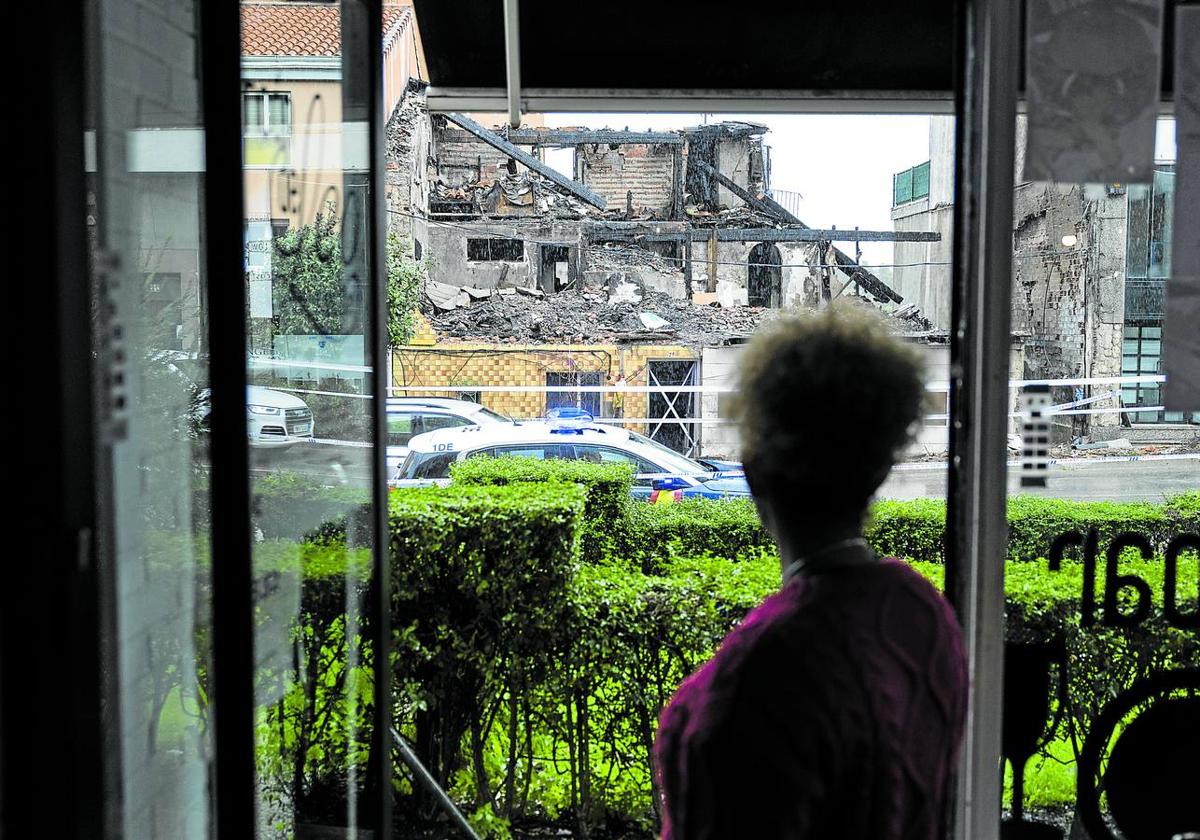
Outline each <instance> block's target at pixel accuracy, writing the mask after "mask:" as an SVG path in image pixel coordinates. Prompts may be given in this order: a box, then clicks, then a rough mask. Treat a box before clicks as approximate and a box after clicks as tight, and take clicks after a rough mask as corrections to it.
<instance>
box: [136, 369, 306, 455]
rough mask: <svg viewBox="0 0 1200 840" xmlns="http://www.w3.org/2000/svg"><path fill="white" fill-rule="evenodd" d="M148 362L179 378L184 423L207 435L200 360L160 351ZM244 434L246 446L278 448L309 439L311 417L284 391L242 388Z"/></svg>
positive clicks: (208, 407)
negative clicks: (187, 395)
mask: <svg viewBox="0 0 1200 840" xmlns="http://www.w3.org/2000/svg"><path fill="white" fill-rule="evenodd" d="M150 358H151V361H153V362H155V363H157V364H161V365H163V367H164V368H165V369H166V370H168V371H170V372H171V373H172V374H173V375H175V376H177V377H178V378H179V382H180V384H181V385H182V386H183V387H185V388H187V389H188V390H189V391H191V394H192V397H191V405H190V407H189V409H188V412H187V413H188V420H189V423H190V424H191V425H192V426H193V428H196V429H198V430H199V431H201V432H204V431H207V429H208V420H209V414H210V413H211V412H212V391H211V389H209V388H201V387H200V385H199V384H198V383H199V382H202V381H204V379H205V378H207V370H206V368H205V366H204V365H203V360H202V359H201V358H200V356H199V355H198V354H196V353H187V352H184V351H182V350H163V351H158V352H156V353H153V354H152V355H151V357H150ZM246 434H247V436H248V437H249V438H250V445H251V446H254V447H261V448H280V447H287V446H291V445H292V444H294V443H299V442H301V441H310V440H312V439H313V413H312V409H311V408H309V407H308V404H307V403H306V402H304V400H302V399H300V398H299V397H297V396H294V395H292V394H289V393H287V392H285V391H276V390H274V389H273V388H264V387H263V386H261V385H249V386H247V387H246Z"/></svg>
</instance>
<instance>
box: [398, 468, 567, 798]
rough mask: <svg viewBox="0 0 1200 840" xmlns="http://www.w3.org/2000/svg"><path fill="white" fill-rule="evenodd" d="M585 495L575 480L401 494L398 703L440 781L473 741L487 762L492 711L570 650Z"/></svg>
mask: <svg viewBox="0 0 1200 840" xmlns="http://www.w3.org/2000/svg"><path fill="white" fill-rule="evenodd" d="M584 495H585V494H584V491H583V489H582V488H580V487H578V486H575V485H571V484H551V483H543V484H535V483H519V484H513V485H511V486H507V487H472V486H451V487H434V488H422V489H411V490H398V491H394V492H393V493H392V494H391V503H390V508H389V511H388V514H389V520H390V525H391V544H390V549H391V557H392V577H391V602H392V614H393V635H394V638H395V656H394V659H393V662H394V673H395V675H396V678H397V680H398V682H399V686H398V697H399V698H400V699H401V701H402V702H406V703H407V705H408V707H409V710H410V712H412V713H413V717H414V726H415V731H416V745H417V748H418V750H419V751H420V753H421V755H422V756H423V757H424V758H425V760H426V761H427V762H428V763H429V765H430V771H431V772H433V773H434V776H435V777H436V778H437V779H438V780H439V781H442V782H445V781H447V780H448V779H449V777H450V774H451V773H452V772H453V771H454V770H455V769H456V768H457V766H458V763H459V744H460V742H461V740H462V738H463V736H464V734H465V733H468V732H469V733H470V735H471V742H472V750H471V752H472V754H473V758H474V761H475V764H476V767H475V771H476V774H477V779H478V780H479V782H480V784H481V785H482V784H484V783H485V782H486V770H485V768H484V767H483V766H482V761H483V756H482V746H481V745H482V741H481V738H482V737H483V734H484V733H485V732H486V731H487V729H488V727H489V726H490V722H489V712H488V709H489V707H490V706H491V705H492V704H493V702H495V699H496V698H497V697H499V696H500V695H502V694H503V693H504V691H505V690H506V688H507V687H508V686H510V685H511V684H513V683H514V682H515V683H517V684H529V683H532V682H534V681H536V680H539V679H541V678H542V677H543V675H544V673H545V671H546V668H547V667H548V666H549V663H550V662H551V658H552V656H553V655H554V654H555V653H556V652H558V651H560V650H562V649H563V647H564V646H567V645H569V643H570V640H571V629H572V622H571V611H570V603H569V598H568V586H569V584H570V582H571V580H572V579H573V576H574V574H575V572H576V568H577V566H578V560H577V557H578V540H577V533H578V528H579V519H580V516H581V514H582V512H583V508H584Z"/></svg>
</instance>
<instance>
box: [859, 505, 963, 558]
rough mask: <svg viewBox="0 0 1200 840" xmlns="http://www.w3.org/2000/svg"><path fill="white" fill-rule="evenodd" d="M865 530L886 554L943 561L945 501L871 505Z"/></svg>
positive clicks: (872, 544) (875, 544) (877, 549)
mask: <svg viewBox="0 0 1200 840" xmlns="http://www.w3.org/2000/svg"><path fill="white" fill-rule="evenodd" d="M864 534H865V536H866V538H867V541H868V542H869V543H870V544H871V547H872V548H874V549H875V551H877V552H878V553H879V554H882V555H884V556H885V557H908V558H912V559H914V560H935V561H939V562H940V561H941V560H942V559H943V557H944V555H943V550H942V542H943V540H944V539H945V534H946V503H945V502H943V501H941V500H939V499H913V500H911V501H903V502H900V501H894V500H891V499H883V500H880V501H878V502H876V503H875V504H874V505H872V506H871V513H870V515H869V516H868V518H867V524H866V528H865V530H864Z"/></svg>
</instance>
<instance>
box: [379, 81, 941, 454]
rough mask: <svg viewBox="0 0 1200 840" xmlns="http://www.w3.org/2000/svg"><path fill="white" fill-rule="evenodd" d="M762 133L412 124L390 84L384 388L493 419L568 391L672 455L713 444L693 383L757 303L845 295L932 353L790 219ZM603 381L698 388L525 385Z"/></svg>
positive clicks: (715, 435)
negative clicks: (422, 279)
mask: <svg viewBox="0 0 1200 840" xmlns="http://www.w3.org/2000/svg"><path fill="white" fill-rule="evenodd" d="M766 133H767V128H766V126H764V125H761V124H757V123H751V122H742V121H726V122H718V123H713V124H707V125H700V126H695V127H693V128H687V129H682V130H675V131H630V130H628V129H625V130H614V129H609V128H604V129H589V128H582V127H573V128H543V127H538V128H521V129H508V128H499V129H490V128H485V127H484V126H483V125H482V124H480V122H478V121H477V120H475V119H472V118H471V117H470V116H468V115H464V114H445V115H431V114H430V113H429V112H428V110H427V109H426V107H425V102H424V94H423V90H422V89H421V87H420V86H419V85H417V84H412V85H410V88H409V90H408V92H407V94H406V96H405V97H404V100H403V101H402V102H401V103H400V105H399V106H398V107H397V109H396V111H395V112H394V113H393V115H392V117H391V119H390V120H389V123H388V127H387V144H388V160H387V185H388V211H389V227H390V230H392V231H396V232H400V233H401V234H403V235H404V236H406V237H408V238H411V240H412V242H413V248H414V251H415V252H416V254H417V255H418V256H419V257H421V258H426V259H427V264H428V280H427V281H426V283H425V287H424V289H423V295H422V315H423V316H424V317H423V319H422V320H421V329H420V330H419V333H418V336H417V337H416V338H415V339H414V340H413V342H412V344H411V345H410V346H407V347H402V348H396V349H395V362H396V364H394V366H393V384H394V387H395V388H396V389H397V391H396V392H397V393H407V394H413V395H415V394H421V393H427V391H424V390H423V389H422V386H424V388H425V389H430V388H441V389H443V390H442V391H441V394H442V395H445V393H446V390H445V389H449V388H461V389H463V390H460V391H456V392H455V393H460V394H466V395H468V396H470V397H472V398H477V399H482V400H483V401H485V402H486V403H487V404H488V405H489V406H491V407H492V408H495V409H498V410H501V411H505V412H507V413H509V414H510V415H512V416H538V415H541V414H542V413H544V412H545V410H546V409H548V408H551V407H553V406H555V405H557V404H560V403H561V401H562V400H564V399H570V400H572V401H573V404H577V405H581V406H583V407H586V408H588V409H589V410H590V411H592V412H593V413H594V414H596V415H597V416H614V417H615V416H620V417H622V419H624V420H625V421H627V424H628V425H630V426H632V427H635V428H640V429H642V430H645V431H646V432H648V433H649V434H651V435H652V436H654V437H656V438H658V439H660V440H663V441H664V442H665V443H667V444H668V445H671V446H673V447H674V448H677V449H680V450H681V451H685V452H690V453H693V454H696V453H699V452H704V453H705V454H728V453H729V451H730V450H732V449H735V448H736V442H735V441H733V440H732V439H731V438H730V437H729V435H728V433H727V430H723V429H722V428H721V427H722V426H723V425H725V424H724V419H723V415H724V412H723V411H722V409H723V403H724V401H723V400H720V399H718V396H719V395H718V394H717V393H708V391H715V390H716V389H718V388H720V387H724V386H727V385H729V384H731V382H730V381H729V376H730V374H731V372H732V370H733V366H732V357H733V356H735V355H736V352H737V349H736V348H737V346H738V345H739V344H741V343H742V342H744V341H745V339H746V338H747V337H748V336H749V335H750V334H751V333H752V332H753V330H754V329H755V328H756V327H757V325H758V324H759V323H760V322H761V321H762V320H763V319H764V318H767V317H771V315H772V312H773V311H775V310H779V309H782V308H787V307H807V308H811V309H817V308H821V307H823V306H825V305H828V304H829V303H830V302H831V301H832V300H834V299H835V298H840V297H849V298H854V299H856V300H858V301H860V302H862V303H863V304H864V305H872V306H877V307H884V308H887V309H889V310H893V311H895V313H896V315H897V316H898V317H896V318H895V323H896V324H897V328H898V329H900V330H901V331H903V332H906V333H908V334H910V335H912V336H913V337H914V340H917V341H921V342H923V343H925V344H928V345H930V346H931V347H941V348H943V349H944V345H945V333H943V332H938V331H937V330H935V329H933V325H932V324H931V323H929V322H928V321H927V320H926V319H925V318H924V317H923V316H922V315H921V313H920V311H919V310H918V309H917V308H916V307H914V306H911V305H909V306H905V305H904V301H903V298H902V297H901V296H900V295H899V294H897V293H896V292H895V290H894V289H892V288H891V286H889V285H888V284H887V283H886V282H884V281H883V280H882V279H880V278H879V277H878V276H876V275H875V274H874V273H872V272H871V271H870V270H869V269H868V268H865V267H863V266H861V265H859V263H858V260H857V259H856V258H855V257H854V256H851V255H849V254H847V253H845V252H843V251H842V250H840V249H839V248H838V247H836V246H835V245H834V244H833V240H834V238H836V239H837V240H838V241H841V240H842V239H852V238H853V237H851V236H850V235H849V233H848V232H846V233H842V232H837V231H827V230H820V229H813V228H810V227H809V226H807V225H805V224H804V223H803V222H802V221H801V220H800V219H799V218H797V217H796V216H795V215H794V213H793V212H792V211H791V210H789V209H787V208H786V207H784V206H783V204H781V203H779V202H778V201H776V200H775V199H774V198H773V197H772V191H771V184H770V172H771V161H770V148H769V146H767V145H766V144H765V143H764V136H765V135H766ZM856 235H857V234H856ZM936 236H937V234H929V233H920V232H917V233H898V234H892V233H887V234H882V235H880V236H879V237H878V238H887V239H894V238H905V237H907V238H911V239H913V240H916V241H924V240H929V239H933V238H936ZM614 383H616V384H617V385H626V386H635V385H639V386H657V385H662V386H696V385H701V386H712V387H711V388H704V389H697V390H696V392H679V393H675V394H668V395H666V396H664V395H661V394H654V393H645V392H638V391H630V392H629V393H628V394H617V393H616V392H615V391H610V392H607V393H601V392H596V393H582V394H579V393H576V394H556V393H553V392H550V393H548V392H546V390H545V389H546V388H552V387H557V386H563V385H578V386H609V387H615V386H614ZM467 386H474V387H475V388H476V389H482V390H474V391H472V390H470V389H468V388H467ZM488 389H495V390H488ZM514 389H518V390H514ZM519 389H524V390H519ZM536 389H541V390H536ZM701 390H703V391H704V392H705V393H703V394H702V393H700V391H701ZM702 397H703V398H702Z"/></svg>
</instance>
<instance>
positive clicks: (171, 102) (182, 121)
mask: <svg viewBox="0 0 1200 840" xmlns="http://www.w3.org/2000/svg"><path fill="white" fill-rule="evenodd" d="M194 13H195V9H194V8H193V5H192V3H190V2H182V3H173V4H168V3H157V2H151V3H144V2H133V0H101V2H98V3H95V4H93V9H92V14H91V15H90V17H89V29H88V38H89V41H90V49H89V56H90V61H91V62H92V63H91V67H90V74H91V78H92V79H93V80H94V84H93V86H92V87H91V89H90V90H91V92H92V94H93V96H92V99H91V100H90V101H89V102H88V107H89V112H90V114H91V118H90V123H91V125H90V126H89V138H88V141H87V143H86V145H87V146H88V147H89V148H94V149H95V154H94V159H93V160H90V161H88V171H89V175H88V207H86V208H79V212H81V213H86V214H87V216H88V223H89V232H90V244H91V246H92V247H91V253H90V262H91V281H92V288H93V294H94V296H95V301H96V305H95V309H94V311H95V313H96V321H95V330H96V335H95V340H96V345H97V347H98V348H99V353H98V364H99V366H100V368H101V372H102V374H103V377H104V379H105V380H106V389H105V392H104V393H103V394H102V395H101V405H100V411H99V412H98V415H97V416H99V417H101V418H103V420H102V422H103V423H104V427H103V432H104V434H103V437H102V441H103V443H102V451H103V455H102V458H103V460H104V461H105V462H106V463H105V464H104V465H103V467H102V472H107V473H108V475H109V480H110V482H111V486H110V488H109V493H107V494H106V499H107V501H106V504H108V505H110V507H109V508H108V509H107V510H106V514H107V516H106V517H104V521H106V522H107V523H108V524H109V528H110V531H109V533H107V534H106V535H105V537H104V540H103V545H104V546H105V554H106V557H105V563H104V566H105V568H107V569H109V570H110V571H111V574H112V575H113V578H112V584H113V593H114V599H113V601H112V602H111V603H108V604H106V606H107V607H108V609H109V613H108V615H107V618H106V625H107V628H108V629H109V631H110V632H111V638H110V639H109V641H108V644H107V650H108V652H109V656H110V659H109V661H108V663H107V665H108V674H107V677H108V685H109V690H110V692H111V694H110V696H112V697H115V698H116V703H115V705H114V706H113V707H112V708H107V709H106V710H105V714H106V715H107V720H106V728H107V729H108V731H109V732H110V733H116V734H115V735H114V740H113V741H111V742H110V745H111V747H112V751H111V753H110V755H109V756H108V759H109V761H110V762H112V765H111V766H113V767H117V768H119V777H118V778H117V781H116V783H115V784H114V788H113V791H112V794H113V796H114V800H113V801H110V802H109V805H110V807H111V809H112V813H114V814H117V815H118V816H117V817H116V819H117V820H118V823H119V825H117V826H115V827H114V830H115V831H116V832H117V833H119V834H121V835H122V836H126V837H143V838H172V840H174V838H197V840H199V838H204V837H207V836H208V833H209V802H208V796H209V772H210V760H211V756H212V735H211V730H210V728H209V725H208V721H209V715H208V711H209V709H208V658H207V656H208V639H209V630H210V628H211V613H210V601H209V591H208V586H207V581H208V568H209V545H208V537H209V523H208V503H207V467H208V455H207V440H206V418H207V412H208V404H207V387H208V365H207V361H206V360H207V354H206V346H205V345H206V335H205V329H206V327H205V323H206V322H205V310H204V302H205V297H206V296H205V294H204V288H205V283H206V282H207V277H206V276H205V274H204V272H203V268H202V266H203V262H202V260H201V250H202V248H203V241H202V228H201V222H200V219H201V214H200V209H201V205H202V202H203V201H204V191H205V176H204V172H203V159H202V149H203V139H204V126H203V124H202V122H201V119H200V109H199V101H200V100H199V79H198V78H197V72H196V71H197V66H198V62H197V55H196V43H197V40H196V39H197V32H196V26H195V14H194ZM130 44H138V48H137V49H132V48H130ZM62 139H63V141H64V142H66V140H67V138H62ZM85 363H87V362H86V360H82V359H81V360H79V364H85ZM105 446H106V447H107V448H103V447H105ZM97 828H98V829H99V827H97Z"/></svg>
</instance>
